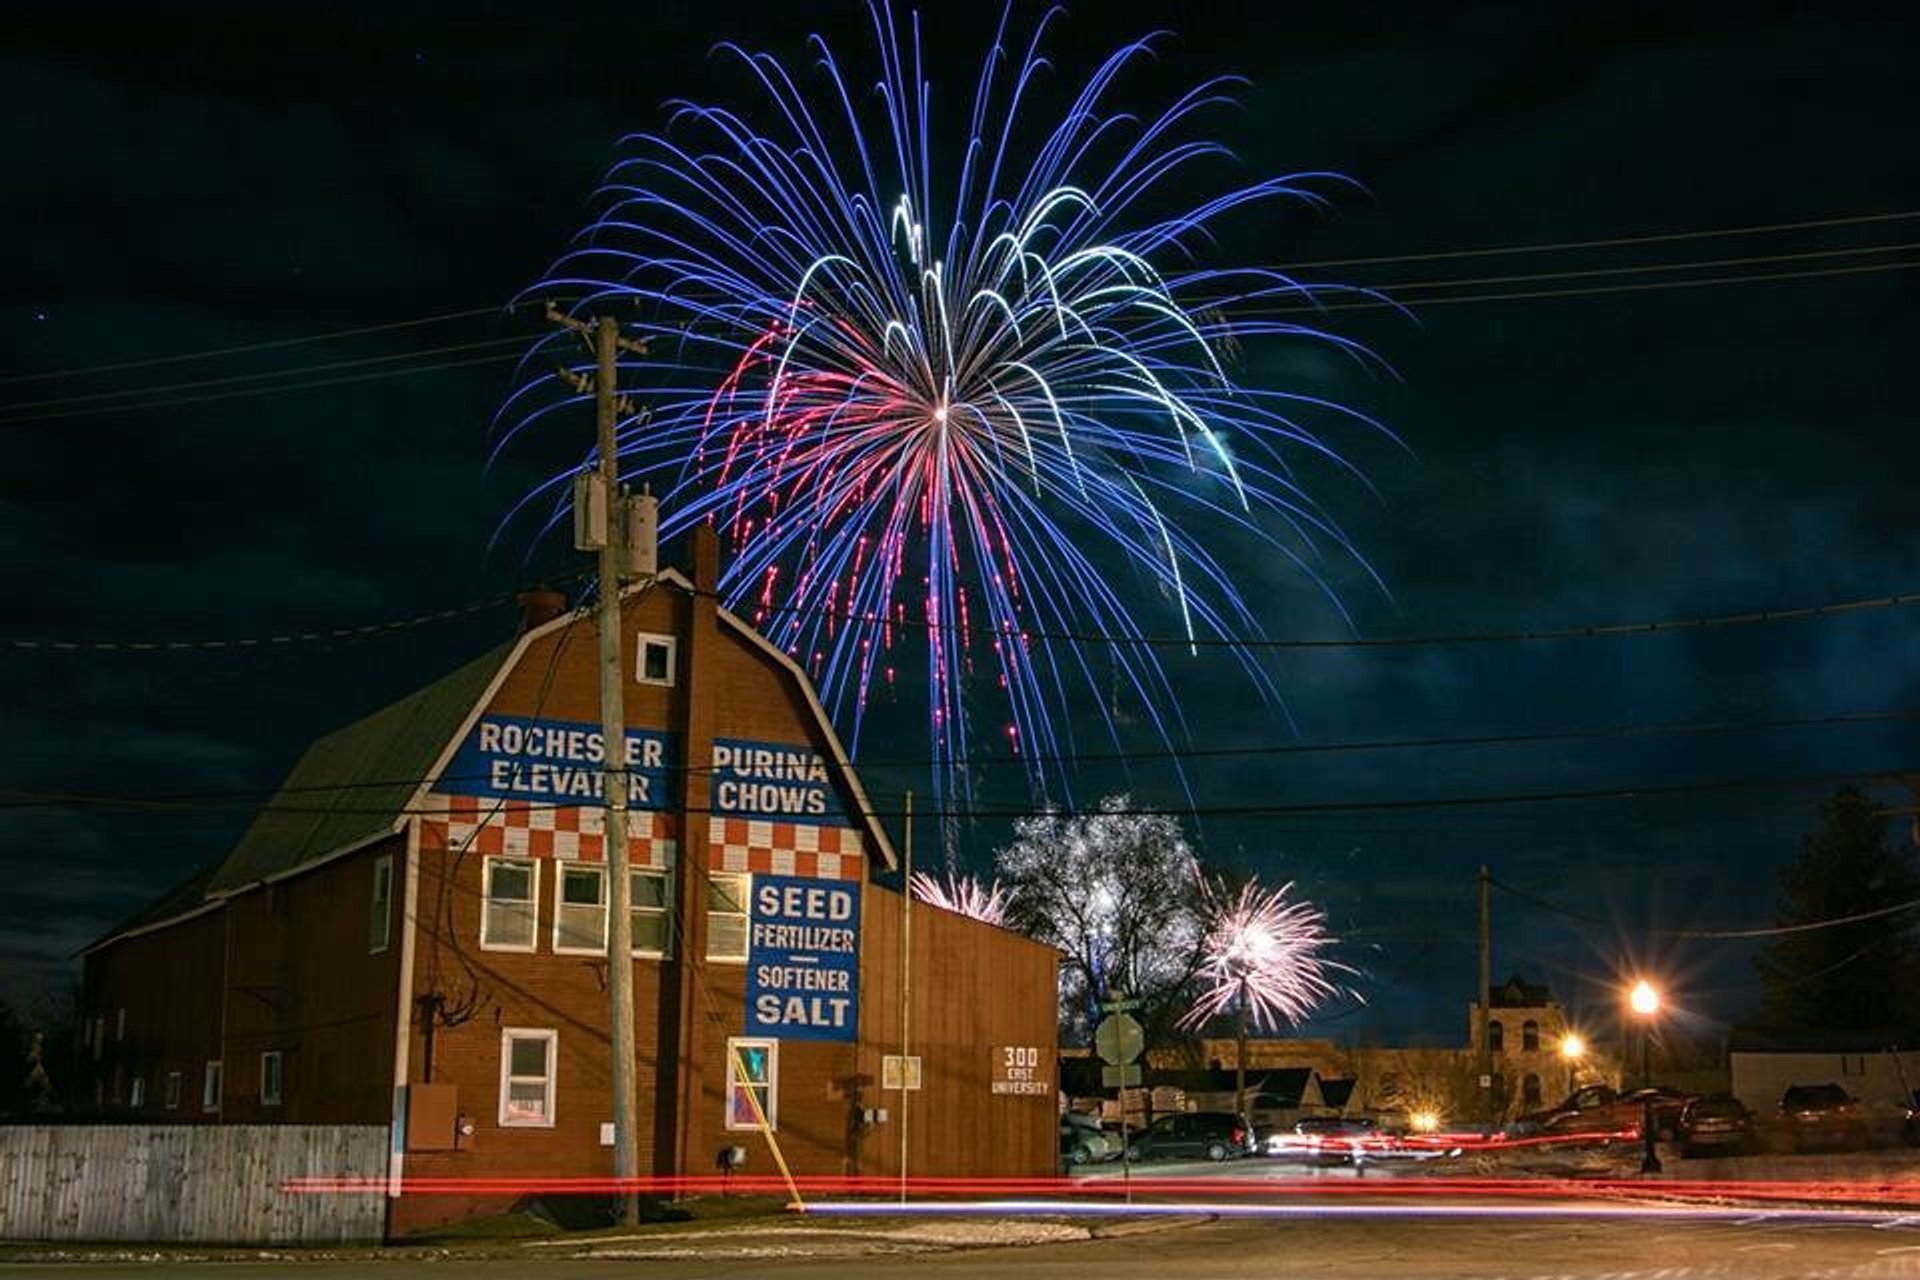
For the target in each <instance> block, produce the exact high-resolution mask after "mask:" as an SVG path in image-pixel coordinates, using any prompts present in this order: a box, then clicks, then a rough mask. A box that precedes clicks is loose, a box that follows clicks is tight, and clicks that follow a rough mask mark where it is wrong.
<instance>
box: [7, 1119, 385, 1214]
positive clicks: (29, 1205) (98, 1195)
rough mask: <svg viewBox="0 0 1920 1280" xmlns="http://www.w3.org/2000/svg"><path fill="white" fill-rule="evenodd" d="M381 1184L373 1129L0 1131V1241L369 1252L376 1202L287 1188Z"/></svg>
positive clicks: (381, 1210) (380, 1142) (379, 1140)
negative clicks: (327, 1182)
mask: <svg viewBox="0 0 1920 1280" xmlns="http://www.w3.org/2000/svg"><path fill="white" fill-rule="evenodd" d="M356 1176H357V1177H362V1178H382V1179H384V1178H385V1177H386V1176H387V1128H386V1126H385V1125H217V1124H209V1125H21V1126H0V1240H139V1241H182V1240H188V1241H198V1242H203V1243H208V1244H214V1243H220V1244H296V1243H298V1244H322V1243H346V1242H352V1241H360V1242H365V1241H377V1240H379V1239H380V1238H381V1236H382V1235H383V1234H384V1231H385V1226H386V1210H387V1201H386V1197H385V1196H383V1195H377V1194H376V1195H366V1194H357V1193H356V1194H349V1195H315V1194H290V1193H288V1192H284V1191H282V1190H281V1189H280V1184H281V1182H282V1181H283V1180H285V1179H287V1178H299V1177H356Z"/></svg>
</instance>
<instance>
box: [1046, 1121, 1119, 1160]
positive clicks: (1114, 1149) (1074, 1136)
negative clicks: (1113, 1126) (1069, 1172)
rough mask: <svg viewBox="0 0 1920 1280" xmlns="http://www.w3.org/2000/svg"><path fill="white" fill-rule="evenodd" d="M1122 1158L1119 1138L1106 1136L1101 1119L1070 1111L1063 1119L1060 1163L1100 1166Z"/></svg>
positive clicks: (1107, 1134)
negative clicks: (1108, 1161) (1098, 1164)
mask: <svg viewBox="0 0 1920 1280" xmlns="http://www.w3.org/2000/svg"><path fill="white" fill-rule="evenodd" d="M1119 1156H1120V1138H1119V1136H1118V1135H1117V1134H1112V1133H1109V1132H1107V1130H1106V1129H1105V1128H1103V1127H1102V1126H1101V1124H1100V1117H1099V1116H1090V1115H1086V1114H1084V1113H1082V1112H1078V1111H1069V1112H1067V1113H1066V1114H1065V1115H1063V1116H1061V1117H1060V1162H1061V1163H1062V1164H1069V1165H1082V1164H1097V1163H1098V1162H1100V1161H1102V1160H1116V1159H1118V1158H1119Z"/></svg>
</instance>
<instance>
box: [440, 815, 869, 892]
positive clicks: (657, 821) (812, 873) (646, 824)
mask: <svg viewBox="0 0 1920 1280" xmlns="http://www.w3.org/2000/svg"><path fill="white" fill-rule="evenodd" d="M436 799H442V800H444V801H445V803H446V812H445V814H444V816H443V815H438V814H436V815H430V816H427V817H423V818H422V819H421V822H420V835H421V840H422V841H423V842H424V843H425V844H426V845H427V846H428V847H430V848H441V849H472V850H473V851H474V852H476V853H480V854H503V855H506V856H509V857H520V858H553V859H556V860H558V861H561V862H571V861H576V860H578V861H581V862H604V861H605V860H606V856H607V835H606V822H605V818H604V815H603V811H602V810H600V809H596V808H591V807H579V808H575V807H557V806H553V805H536V804H528V803H526V802H524V801H518V800H507V801H497V800H489V799H486V798H484V797H479V796H445V797H436ZM678 825H679V824H678V823H677V821H676V820H675V818H674V816H673V815H672V814H666V813H655V812H653V811H652V810H647V809H634V810H632V811H631V816H630V817H629V819H628V845H629V847H630V850H631V854H630V856H631V857H632V859H633V866H634V869H635V870H655V871H665V870H667V869H668V868H670V867H672V866H673V859H674V854H675V852H676V850H677V849H678V848H679V831H678ZM863 853H864V847H863V845H862V842H861V838H860V833H859V832H858V831H854V830H851V829H848V828H845V827H816V826H810V825H807V824H804V823H795V822H764V821H759V820H756V819H748V818H720V817H716V818H714V819H713V821H712V822H711V823H710V824H709V825H708V846H707V865H708V867H710V868H711V869H713V870H715V871H748V872H756V873H758V874H761V875H780V876H807V877H814V878H819V879H827V880H858V879H859V878H860V877H861V875H862V872H863V869H862V865H861V858H862V855H863Z"/></svg>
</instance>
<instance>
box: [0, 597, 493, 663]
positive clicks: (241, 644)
mask: <svg viewBox="0 0 1920 1280" xmlns="http://www.w3.org/2000/svg"><path fill="white" fill-rule="evenodd" d="M517 594H518V593H517V592H511V591H509V592H503V593H501V594H499V595H492V596H485V597H482V598H481V599H478V600H470V601H468V602H467V603H465V604H461V605H455V606H453V607H452V608H450V609H434V610H432V611H430V612H427V613H417V614H414V615H413V616H412V617H409V618H395V619H393V620H391V621H388V622H369V623H364V624H362V625H360V626H355V627H328V628H325V629H323V630H318V631H289V632H284V633H282V634H280V635H269V636H244V637H239V638H236V639H229V640H32V639H11V640H6V641H4V642H0V647H4V648H7V649H11V650H15V651H18V652H27V653H34V652H42V653H192V652H207V651H218V650H233V649H268V648H275V647H279V646H286V645H297V644H313V643H316V642H322V641H329V640H363V639H366V638H368V637H370V636H376V635H385V634H389V633H392V632H396V631H408V630H411V629H413V628H415V627H423V626H426V625H428V624H429V623H434V622H449V621H452V620H453V619H455V618H465V617H469V616H471V615H473V614H476V613H480V612H482V611H483V610H487V609H494V608H498V607H499V606H501V605H503V604H508V603H511V602H512V601H513V599H514V597H515V596H516V595H517Z"/></svg>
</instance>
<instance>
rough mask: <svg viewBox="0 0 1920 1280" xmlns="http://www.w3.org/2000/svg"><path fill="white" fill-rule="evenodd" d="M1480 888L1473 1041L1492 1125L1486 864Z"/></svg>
mask: <svg viewBox="0 0 1920 1280" xmlns="http://www.w3.org/2000/svg"><path fill="white" fill-rule="evenodd" d="M1477 880H1478V885H1479V890H1480V989H1479V991H1478V992H1477V993H1476V994H1475V996H1474V998H1473V1007H1474V1010H1475V1013H1474V1019H1473V1043H1474V1048H1475V1049H1477V1050H1478V1051H1479V1053H1478V1054H1477V1060H1476V1070H1477V1072H1478V1081H1477V1083H1478V1084H1479V1086H1480V1114H1481V1118H1482V1119H1483V1120H1484V1121H1485V1122H1486V1123H1487V1125H1488V1127H1489V1128H1491V1126H1492V1124H1493V1046H1492V1045H1491V1044H1489V1043H1488V1042H1487V1003H1488V1001H1489V1000H1491V999H1492V992H1493V908H1492V903H1491V900H1490V898H1489V892H1488V891H1489V889H1490V888H1491V886H1492V882H1493V877H1492V876H1491V875H1489V874H1488V873H1487V869H1486V867H1485V866H1484V865H1483V866H1482V867H1481V868H1480V874H1479V876H1478V877H1477Z"/></svg>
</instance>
